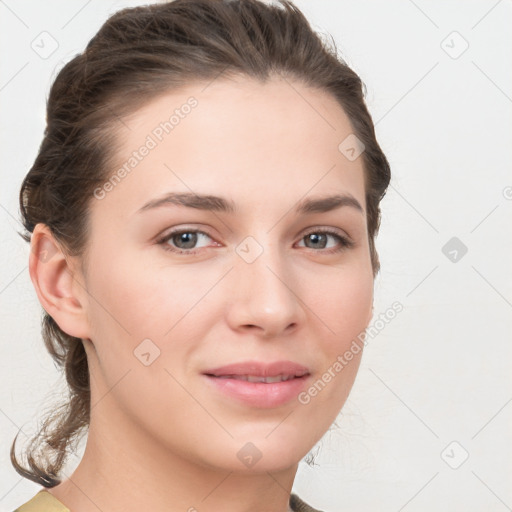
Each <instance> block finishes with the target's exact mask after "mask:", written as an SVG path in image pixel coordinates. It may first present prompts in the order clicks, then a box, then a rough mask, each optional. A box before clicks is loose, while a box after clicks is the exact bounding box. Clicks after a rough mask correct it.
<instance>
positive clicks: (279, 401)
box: [77, 78, 373, 471]
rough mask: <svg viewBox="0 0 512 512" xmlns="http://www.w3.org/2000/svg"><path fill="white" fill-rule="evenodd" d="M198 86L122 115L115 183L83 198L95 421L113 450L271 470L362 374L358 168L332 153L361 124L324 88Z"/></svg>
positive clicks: (363, 263) (364, 281)
mask: <svg viewBox="0 0 512 512" xmlns="http://www.w3.org/2000/svg"><path fill="white" fill-rule="evenodd" d="M205 86H206V84H201V85H194V86H190V87H187V89H183V90H181V91H180V92H172V93H168V94H165V95H163V96H160V97H159V98H158V99H156V100H153V101H152V102H151V103H149V104H147V105H146V106H144V108H142V109H140V110H139V111H137V112H136V113H135V114H134V115H132V116H130V117H129V118H126V119H123V120H122V122H120V123H119V125H118V126H119V128H118V130H119V131H118V136H119V137H120V140H121V141H122V150H121V151H119V152H118V153H117V162H118V166H117V167H115V168H112V169H111V170H110V171H111V173H113V174H115V176H116V177H115V178H114V177H113V178H112V179H111V181H110V182H109V183H107V182H106V183H105V184H104V185H103V186H102V187H99V188H97V189H96V191H95V197H94V198H92V200H91V210H90V234H89V236H90V238H89V245H88V250H87V260H86V262H87V266H86V270H87V271H86V275H83V276H80V278H79V280H80V281H81V283H82V285H83V286H84V287H85V289H86V290H87V293H85V292H84V291H82V296H81V303H82V305H83V306H84V308H85V310H86V318H87V325H88V333H87V334H88V336H86V338H88V339H87V340H85V341H86V343H85V346H86V350H87V355H88V359H89V365H90V369H91V370H90V371H91V374H92V375H91V379H92V384H91V386H92V393H93V395H92V404H93V407H92V423H94V422H95V418H99V417H100V416H101V417H102V418H103V419H105V418H108V421H102V423H101V424H102V425H103V427H102V428H103V429H104V432H103V435H104V436H105V437H106V438H108V437H109V436H111V439H112V442H115V441H119V442H121V441H123V442H126V441H129V440H131V441H134V438H135V437H136V436H140V438H141V439H145V440H146V441H145V443H146V445H147V444H148V440H150V441H149V442H153V443H154V445H155V446H158V447H159V449H160V450H161V453H165V452H167V453H173V454H175V455H177V456H179V457H185V458H186V459H187V460H189V461H193V462H197V463H200V464H202V465H206V466H208V467H216V468H223V469H226V470H231V471H269V470H273V471H275V470H279V469H284V468H288V467H291V466H293V465H294V464H296V463H297V462H298V461H299V460H300V459H301V458H302V457H303V456H304V455H306V454H307V452H308V451H309V450H310V449H311V448H312V446H313V445H314V444H315V443H316V442H317V441H318V440H319V439H320V438H321V436H322V435H323V434H324V433H325V432H326V431H327V429H328V428H329V426H330V425H331V424H332V422H333V421H334V420H335V418H336V416H337V414H338V413H339V411H340V409H341V407H342V406H343V404H344V402H345V400H346V398H347V395H348V393H349V391H350V388H351V386H352V384H353V381H354V378H355V375H356V372H357V369H358V366H359V362H360V357H361V354H362V351H361V346H362V343H361V341H359V342H358V344H356V343H354V340H356V341H357V339H358V336H359V340H361V333H362V332H364V329H365V327H366V326H367V324H368V322H369V320H370V318H371V311H372V302H373V274H372V268H371V263H370V254H369V245H368V233H367V227H366V204H365V193H364V178H363V162H362V158H354V151H350V148H348V152H347V147H346V146H347V144H348V145H350V143H353V139H352V138H349V139H348V141H346V142H344V144H342V150H343V151H342V150H340V148H339V145H340V143H342V142H343V141H344V140H345V139H346V138H347V137H348V136H349V135H351V133H352V128H351V125H350V123H349V120H348V118H347V116H346V115H345V113H344V111H343V110H342V109H341V107H340V106H339V105H338V103H337V102H336V101H335V100H334V98H332V97H330V96H329V95H328V94H327V93H324V92H321V91H318V90H313V89H307V88H305V87H304V86H303V85H301V84H299V83H297V82H288V81H284V80H279V79H277V78H275V79H272V80H271V81H269V82H268V83H266V84H265V85H262V84H260V83H256V82H254V81H252V80H249V79H239V80H237V81H233V80H230V81H228V80H225V79H217V80H215V81H213V83H211V84H210V85H209V86H208V87H205ZM187 105H188V106H187ZM171 116H172V117H171ZM352 137H353V136H352ZM352 146H353V144H352ZM144 148H146V149H144ZM358 150H359V148H358V147H355V151H356V152H357V151H358ZM345 155H348V156H350V158H348V157H347V156H345ZM355 156H357V153H355ZM123 166H124V172H123V171H119V169H121V168H122V167H123ZM172 194H178V195H180V196H181V195H183V196H181V198H180V197H176V196H174V198H173V197H172V196H171V195H172ZM332 196H338V198H337V199H333V200H327V201H325V202H323V203H318V204H317V203H315V202H312V203H310V202H311V201H317V200H319V199H323V200H325V199H326V198H330V197H332ZM343 197H345V199H343ZM340 198H342V199H341V200H339V199H340ZM358 204H359V205H360V207H358V206H357V205H358ZM187 205H188V206H187ZM308 205H309V207H308ZM178 233H179V234H178ZM347 242H348V245H346V244H347ZM81 289H82V288H81V287H78V288H77V290H81ZM231 365H235V366H231ZM228 366H231V367H230V368H227V367H228ZM283 376H284V377H285V378H286V379H288V380H282V379H283ZM264 377H271V378H270V379H267V380H266V381H265V382H252V381H261V380H262V379H263V378H264ZM100 399H101V401H99V402H98V404H97V405H95V403H96V402H97V401H98V400H100ZM109 429H110V430H111V431H110V432H109ZM135 446H136V445H135Z"/></svg>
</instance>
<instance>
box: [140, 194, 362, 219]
mask: <svg viewBox="0 0 512 512" xmlns="http://www.w3.org/2000/svg"><path fill="white" fill-rule="evenodd" d="M169 205H177V206H183V207H186V208H195V209H197V210H206V211H213V212H221V213H229V214H236V213H238V208H237V206H236V204H235V203H234V202H233V201H231V200H228V199H225V198H223V197H219V196H213V195H209V194H206V195H200V194H194V193H178V192H171V193H169V194H165V195H164V196H163V197H160V198H158V199H153V200H151V201H149V202H147V203H146V204H145V205H144V206H142V208H140V209H139V210H138V213H142V212H145V211H148V210H152V209H154V208H160V207H163V206H169ZM344 206H348V207H351V208H354V209H356V210H358V211H359V212H360V213H362V214H364V209H363V207H362V206H361V204H360V203H359V201H358V200H357V199H356V198H355V197H354V196H352V195H350V194H336V195H331V196H322V197H314V198H307V199H303V200H302V201H299V203H298V204H297V206H296V207H295V213H297V214H311V213H325V212H329V211H331V210H336V209H338V208H341V207H344Z"/></svg>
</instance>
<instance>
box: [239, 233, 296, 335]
mask: <svg viewBox="0 0 512 512" xmlns="http://www.w3.org/2000/svg"><path fill="white" fill-rule="evenodd" d="M271 238H272V237H271V236H270V235H268V234H265V235H262V236H259V240H256V238H255V237H253V236H248V237H246V238H245V239H244V240H243V241H242V242H241V243H240V244H238V246H237V247H236V249H235V252H236V263H235V269H234V272H233V275H232V279H234V280H235V282H236V284H235V287H234V290H236V291H235V298H234V301H233V309H232V315H231V316H230V319H231V321H232V322H233V323H234V324H236V327H242V326H249V325H250V326H257V327H260V328H261V329H262V330H263V331H264V332H265V333H266V334H267V335H270V334H274V335H275V334H278V333H279V332H280V331H284V330H285V329H286V328H288V327H289V326H290V325H295V324H297V323H299V322H300V318H301V308H302V306H301V302H300V300H299V299H298V297H297V295H296V293H297V292H296V291H295V288H296V286H295V284H296V282H297V279H296V277H295V276H294V275H293V267H291V266H290V264H289V262H288V263H287V261H286V259H285V256H286V255H285V253H284V252H283V251H282V250H281V248H280V247H279V245H278V244H277V243H276V244H274V243H269V242H270V240H271ZM263 239H264V240H263ZM234 326H235V325H234Z"/></svg>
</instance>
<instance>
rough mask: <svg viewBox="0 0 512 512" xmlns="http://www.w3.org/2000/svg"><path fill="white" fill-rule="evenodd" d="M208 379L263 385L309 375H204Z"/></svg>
mask: <svg viewBox="0 0 512 512" xmlns="http://www.w3.org/2000/svg"><path fill="white" fill-rule="evenodd" d="M205 375H208V377H215V378H217V379H234V380H244V381H246V382H264V383H265V384H273V383H275V382H286V381H287V380H291V379H301V378H302V377H303V376H304V375H309V373H304V374H303V375H276V376H270V377H261V376H258V375H213V374H208V373H207V374H205Z"/></svg>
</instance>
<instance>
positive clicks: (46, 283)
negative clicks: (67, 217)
mask: <svg viewBox="0 0 512 512" xmlns="http://www.w3.org/2000/svg"><path fill="white" fill-rule="evenodd" d="M75 272H76V269H73V268H71V267H70V261H69V258H66V255H65V254H64V252H63V250H62V249H61V246H60V244H59V243H58V241H57V240H56V239H55V237H54V236H53V234H52V232H51V230H50V229H49V227H48V226H46V225H45V224H41V223H39V224H37V225H36V226H35V228H34V231H33V233H32V237H31V241H30V257H29V273H30V279H31V280H32V284H33V285H34V288H35V291H36V294H37V297H38V299H39V302H40V303H41V305H42V306H43V308H44V309H45V311H46V312H47V313H48V314H49V315H50V316H51V317H52V318H53V319H54V320H55V322H57V325H58V326H59V327H60V328H61V329H62V330H63V331H64V332H65V333H67V334H69V335H70V336H75V337H77V338H87V337H89V326H88V322H87V314H86V313H87V311H86V306H87V301H86V297H85V295H80V296H77V292H76V290H77V287H76V286H73V280H74V279H76V278H77V277H78V276H75Z"/></svg>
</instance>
